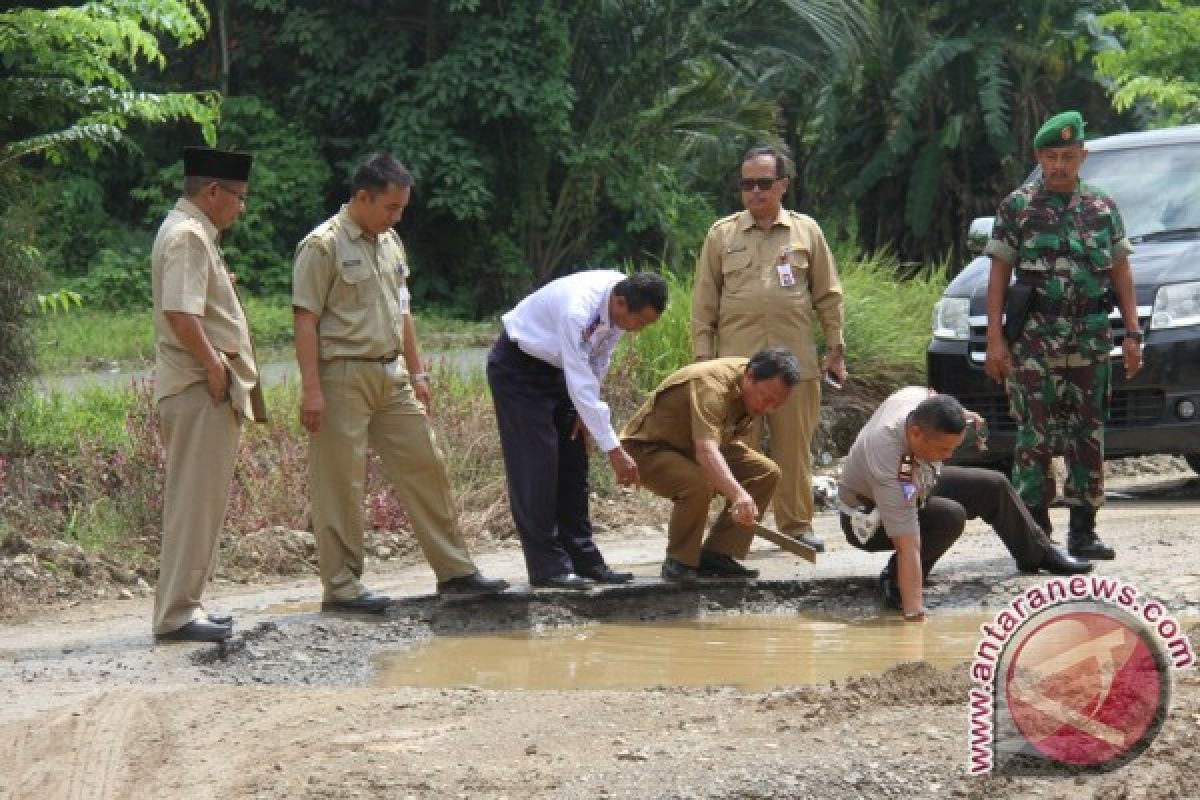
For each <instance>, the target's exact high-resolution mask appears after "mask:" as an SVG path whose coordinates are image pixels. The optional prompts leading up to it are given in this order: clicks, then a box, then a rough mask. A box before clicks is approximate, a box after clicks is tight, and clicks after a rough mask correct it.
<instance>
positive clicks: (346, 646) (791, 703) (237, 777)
mask: <svg viewBox="0 0 1200 800" xmlns="http://www.w3.org/2000/svg"><path fill="white" fill-rule="evenodd" d="M1114 488H1116V489H1118V490H1120V491H1122V492H1124V493H1126V494H1127V495H1128V496H1127V497H1124V498H1116V499H1114V500H1113V501H1112V502H1111V504H1110V506H1109V508H1107V509H1106V510H1105V511H1104V512H1103V515H1102V534H1103V535H1104V536H1105V538H1107V539H1108V540H1109V541H1110V542H1111V543H1113V544H1114V545H1115V546H1116V547H1117V549H1118V552H1119V558H1118V560H1117V561H1115V562H1113V563H1112V564H1110V565H1105V566H1104V572H1105V573H1106V574H1109V575H1112V576H1114V577H1117V578H1121V579H1123V580H1126V581H1129V582H1130V583H1132V584H1134V585H1136V586H1138V587H1139V588H1140V589H1141V590H1142V592H1143V593H1144V594H1146V595H1151V596H1153V597H1154V598H1155V599H1157V600H1159V601H1160V602H1162V603H1163V604H1164V605H1165V607H1166V608H1167V609H1168V610H1169V611H1170V613H1172V614H1174V615H1175V616H1177V617H1179V618H1180V619H1182V620H1184V621H1185V625H1186V626H1189V630H1190V636H1191V641H1192V642H1193V644H1196V643H1197V640H1198V639H1200V625H1198V624H1197V620H1198V619H1200V530H1198V528H1200V526H1198V525H1197V522H1198V521H1200V480H1197V479H1195V478H1193V477H1191V476H1190V475H1188V474H1183V473H1180V474H1177V475H1165V476H1164V475H1155V476H1151V477H1148V478H1141V477H1138V476H1132V477H1128V478H1123V479H1119V480H1117V481H1114ZM1052 515H1053V517H1054V520H1055V522H1056V523H1057V524H1058V525H1059V526H1060V527H1065V521H1066V512H1065V510H1063V509H1055V510H1054V511H1053V514H1052ZM658 519H665V515H663V516H660V517H658V518H656V519H655V520H654V522H655V523H657V521H658ZM818 530H819V531H820V532H821V533H823V534H824V536H825V538H826V540H827V542H829V543H830V545H831V546H830V550H829V552H828V553H826V554H825V555H823V556H821V557H820V559H819V561H818V564H817V565H816V566H815V567H812V566H809V565H807V564H804V563H802V562H799V561H797V560H795V559H794V558H793V557H791V556H787V555H786V554H782V553H780V552H779V551H777V550H775V549H774V548H773V547H771V546H770V545H766V544H763V545H760V546H756V548H755V551H754V552H753V554H752V557H751V562H752V564H753V565H754V566H756V567H758V568H760V569H761V570H762V571H763V577H762V580H760V581H759V582H758V584H756V585H755V586H754V587H751V588H745V587H739V586H736V585H724V584H721V585H712V586H708V587H704V588H702V589H699V590H694V591H680V590H677V589H670V588H665V587H661V586H658V585H655V584H654V583H653V582H652V581H651V580H650V578H651V577H652V576H654V575H655V574H656V573H657V567H658V563H659V561H660V560H661V557H662V550H663V544H664V537H663V531H662V529H661V528H660V527H655V526H640V527H639V526H630V527H628V528H623V529H621V530H619V531H610V532H604V533H602V534H601V535H600V536H599V537H598V538H599V539H600V541H601V545H602V547H603V548H604V550H605V552H606V554H607V556H608V558H609V560H610V562H612V563H614V564H617V565H621V566H626V567H629V568H631V569H632V570H634V571H635V572H636V573H637V574H638V575H639V576H640V577H644V578H645V579H646V580H645V581H640V582H639V585H638V586H637V587H635V588H633V589H628V590H620V591H610V592H592V593H589V594H587V595H579V594H575V595H556V594H553V593H551V594H545V593H539V594H537V595H536V596H534V595H533V594H530V593H522V592H514V593H513V594H512V595H510V596H506V597H505V598H504V599H503V600H502V601H501V602H492V603H481V602H463V601H456V602H438V601H437V600H436V599H435V598H432V597H430V596H428V592H430V591H431V589H432V584H431V578H430V576H429V574H428V571H427V570H426V569H425V568H423V567H421V566H420V565H413V566H409V567H404V568H400V567H389V569H390V570H391V571H388V572H380V571H378V570H376V569H375V568H374V567H372V569H373V570H374V572H373V573H372V576H371V577H372V578H373V581H374V584H375V586H376V587H377V588H380V589H385V590H388V591H391V592H393V593H395V594H397V595H399V596H402V597H403V598H404V599H403V601H402V602H401V603H400V604H399V606H398V607H397V608H395V609H393V610H392V611H391V612H389V614H388V616H387V617H386V618H385V619H383V620H364V619H357V618H353V617H345V616H338V615H322V614H319V613H317V612H315V611H314V610H312V609H313V607H312V603H313V602H314V601H315V600H316V599H317V597H316V585H315V581H314V580H305V581H299V582H297V581H292V582H285V583H277V584H272V585H262V586H255V587H250V588H247V587H231V586H228V585H225V586H217V587H216V588H215V591H214V593H213V595H214V605H215V606H217V607H220V608H222V609H227V610H230V611H233V612H234V613H235V615H236V617H237V620H238V630H239V633H240V634H241V635H239V637H238V640H237V642H236V645H235V646H234V647H232V648H228V650H227V652H224V653H221V652H218V650H217V649H216V648H215V647H212V646H205V645H175V646H163V647H155V646H153V644H152V642H151V639H150V636H149V634H148V630H147V619H148V616H149V601H148V600H147V599H144V598H134V599H130V600H125V601H119V602H118V601H113V602H106V603H102V604H98V605H81V606H78V607H75V608H71V609H67V610H63V611H56V612H53V613H48V614H46V615H45V617H44V618H41V619H37V620H34V621H31V622H29V623H27V624H22V625H16V626H9V627H5V628H0V798H88V799H90V798H114V799H116V798H188V799H189V800H191V799H193V798H243V797H244V798H408V797H412V798H458V797H467V798H475V797H483V798H502V797H503V798H514V799H515V798H604V797H613V798H617V797H621V798H768V797H798V798H806V797H814V798H816V797H820V798H857V797H865V798H880V797H905V798H909V797H933V796H939V797H943V796H949V797H963V798H985V797H986V798H989V800H991V799H992V798H997V797H1030V796H1033V797H1039V798H1055V797H1062V798H1067V797H1070V798H1072V800H1075V799H1076V798H1101V797H1103V798H1110V797H1128V798H1138V797H1146V798H1170V797H1181V798H1182V797H1195V796H1196V795H1197V794H1198V793H1200V792H1198V791H1197V787H1200V778H1197V776H1196V767H1195V764H1196V755H1195V754H1196V753H1197V752H1198V751H1200V678H1198V677H1197V674H1196V671H1195V670H1194V669H1193V670H1189V671H1185V672H1178V673H1176V675H1175V689H1174V695H1173V700H1172V711H1171V714H1170V716H1169V718H1168V719H1167V721H1166V723H1165V725H1164V726H1163V729H1162V731H1161V733H1160V734H1159V736H1158V737H1157V739H1156V740H1155V741H1154V743H1153V744H1152V745H1151V747H1150V748H1149V749H1148V750H1147V752H1145V753H1144V754H1142V755H1141V756H1140V757H1139V758H1137V759H1135V760H1133V761H1132V762H1130V763H1129V764H1127V765H1126V766H1124V767H1122V768H1120V769H1118V770H1116V771H1115V772H1112V773H1108V774H1102V775H1083V776H1077V777H1067V778H1064V777H1004V776H996V775H992V776H986V777H971V776H968V775H967V774H966V770H965V766H966V761H967V741H966V739H967V737H966V722H967V717H966V697H967V691H968V688H969V685H970V684H969V677H968V673H967V668H966V665H965V663H964V664H962V665H959V666H956V667H953V668H935V667H933V666H931V665H930V664H928V663H922V662H915V663H908V664H903V665H900V666H897V667H895V668H893V669H891V670H889V671H887V672H885V673H883V674H880V675H869V676H865V677H857V678H850V679H845V680H840V681H837V682H836V683H834V684H829V683H824V684H821V685H810V686H805V685H794V684H791V685H781V686H780V687H778V688H776V689H772V690H769V691H762V692H750V691H741V690H738V689H736V688H732V687H729V686H713V687H705V688H689V689H681V688H669V687H656V688H650V689H633V690H604V691H590V690H544V691H499V690H484V689H472V688H446V689H436V688H435V689H417V688H403V687H400V688H379V687H375V686H372V685H371V681H372V680H373V673H372V661H371V657H372V656H373V655H375V654H377V653H380V652H385V651H395V650H397V649H404V648H411V647H415V646H417V645H419V644H420V643H422V642H423V641H426V640H428V639H430V638H432V637H443V636H448V635H452V634H456V633H464V632H482V631H504V632H520V631H527V630H530V629H533V630H544V629H549V628H554V627H558V626H562V625H579V624H589V623H594V622H597V621H604V620H628V619H642V620H648V621H651V622H665V621H668V620H679V619H693V618H697V617H704V616H706V615H707V616H713V615H721V614H729V613H737V612H761V611H765V612H774V613H778V612H796V611H799V612H809V611H820V612H823V613H825V614H827V615H832V616H833V617H834V618H837V617H839V616H840V617H843V618H846V619H862V618H865V617H871V616H875V615H877V614H878V613H879V612H878V606H877V601H876V598H875V595H874V589H873V576H874V575H875V574H876V573H877V572H878V570H879V568H880V567H881V566H882V557H881V556H872V555H868V554H864V553H861V552H859V551H857V550H854V549H853V548H850V547H849V546H847V545H846V544H845V542H844V541H841V539H840V535H839V534H838V532H837V531H836V530H835V520H834V517H833V516H832V515H828V514H826V515H823V516H822V517H821V518H820V520H819V524H818ZM479 561H480V563H481V565H482V566H483V568H484V570H485V571H486V572H489V573H492V574H498V575H501V576H503V577H506V578H509V579H510V580H513V581H519V580H521V578H522V577H523V570H522V567H521V561H520V558H519V554H517V553H516V552H515V551H513V550H504V551H498V552H490V553H483V554H479ZM934 577H935V578H936V583H935V584H934V585H933V586H932V587H931V589H930V591H929V596H928V601H929V605H930V606H931V608H932V609H933V612H934V613H935V614H939V615H948V614H955V613H962V612H966V611H975V612H979V611H988V610H991V611H994V610H996V609H998V608H1000V607H1001V606H1003V605H1004V604H1005V603H1007V602H1008V600H1009V599H1010V598H1011V597H1012V596H1013V595H1014V594H1015V593H1016V592H1017V591H1019V590H1020V589H1021V588H1023V587H1028V586H1031V585H1034V584H1037V583H1039V582H1041V581H1043V580H1045V578H1044V576H1043V577H1041V578H1039V577H1037V576H1027V575H1022V574H1020V573H1018V572H1016V571H1015V569H1014V566H1013V564H1012V562H1011V559H1009V558H1008V557H1007V554H1006V553H1005V552H1004V550H1003V548H1002V547H1001V546H1000V544H999V543H998V541H997V540H996V538H995V537H994V535H992V534H990V532H989V531H988V530H987V529H986V528H985V527H983V526H982V525H979V524H972V526H971V527H970V529H969V532H968V534H967V535H966V536H965V537H964V539H963V540H962V541H960V543H959V545H958V546H957V547H956V548H955V549H954V550H952V551H951V553H950V554H949V555H948V556H947V557H946V558H945V559H944V560H943V561H942V562H941V564H939V567H938V570H937V571H936V572H935V576H934ZM897 624H901V623H897ZM967 657H968V656H967V654H964V656H963V658H964V661H965V659H966V658H967ZM745 666H746V669H747V670H753V669H754V668H755V664H754V663H747V664H746V665H745Z"/></svg>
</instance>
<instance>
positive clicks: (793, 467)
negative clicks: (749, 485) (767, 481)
mask: <svg viewBox="0 0 1200 800" xmlns="http://www.w3.org/2000/svg"><path fill="white" fill-rule="evenodd" d="M820 420H821V382H820V381H816V380H807V381H800V382H799V383H797V384H796V385H795V386H794V387H793V388H792V391H791V394H789V395H788V399H787V400H786V401H784V404H783V405H782V406H780V407H779V410H778V411H776V412H775V413H774V414H769V415H768V416H767V417H766V424H767V430H768V431H770V446H769V452H770V456H771V460H772V461H774V462H775V463H776V464H778V465H779V472H780V478H779V486H778V488H777V489H776V490H775V499H774V500H773V501H772V505H771V510H772V511H774V512H775V527H777V528H778V529H779V530H780V531H781V532H783V533H790V532H794V531H798V530H812V518H813V492H812V437H813V433H814V432H815V431H816V429H817V425H818V423H819V422H820ZM762 433H763V418H762V417H756V418H755V420H754V423H753V425H752V426H751V428H750V433H749V437H748V440H749V441H750V442H751V443H752V444H754V445H755V446H756V449H760V450H761V449H762V445H761V442H762ZM760 507H761V506H760Z"/></svg>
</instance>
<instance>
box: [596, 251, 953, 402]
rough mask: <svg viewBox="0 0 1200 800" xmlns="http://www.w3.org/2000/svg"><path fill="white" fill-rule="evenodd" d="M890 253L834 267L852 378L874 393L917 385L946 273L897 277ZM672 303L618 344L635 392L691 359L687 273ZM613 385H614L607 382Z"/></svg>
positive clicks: (677, 282)
mask: <svg viewBox="0 0 1200 800" xmlns="http://www.w3.org/2000/svg"><path fill="white" fill-rule="evenodd" d="M899 269H900V267H899V265H898V264H897V263H896V262H895V261H894V260H893V259H891V258H889V257H887V256H877V257H875V258H870V259H863V258H860V257H857V256H848V257H844V258H843V260H841V261H840V262H839V274H840V275H841V279H842V291H843V297H844V304H845V314H846V330H845V339H846V359H847V365H848V367H849V370H850V374H851V381H852V382H855V383H857V384H859V386H860V388H863V389H868V390H871V393H875V392H882V393H886V392H887V391H890V390H891V389H893V388H895V387H897V386H901V385H905V384H908V383H922V382H923V381H924V373H925V348H926V346H927V345H928V344H929V336H930V328H929V319H930V313H931V312H932V310H933V305H934V303H936V302H937V301H938V298H940V297H941V294H942V290H943V289H944V288H945V287H946V278H945V270H944V269H941V268H938V269H934V270H927V271H926V272H925V273H924V274H921V275H918V276H917V277H913V278H909V279H907V280H901V279H899V278H898V277H897V275H898V272H899ZM667 281H668V287H669V291H670V301H669V304H668V307H667V311H666V313H665V314H663V316H662V318H661V319H660V320H659V321H658V323H656V324H654V325H651V326H650V327H649V328H647V329H646V330H644V331H642V332H641V333H639V334H637V335H636V336H632V337H625V339H623V340H622V343H621V348H620V349H619V350H618V352H617V357H616V361H615V364H614V367H615V368H616V370H617V374H618V375H622V376H629V377H630V378H631V379H632V380H631V382H632V384H633V386H632V387H631V388H634V389H636V390H638V391H640V392H646V391H649V390H651V389H653V388H654V387H655V386H656V385H657V384H658V382H659V381H660V380H662V378H663V377H665V376H666V375H668V374H670V372H672V371H673V370H675V369H678V368H679V367H681V366H683V365H684V364H688V363H690V362H691V361H692V344H691V341H692V340H691V314H692V276H690V275H688V276H686V277H677V276H668V278H667ZM610 384H611V381H610Z"/></svg>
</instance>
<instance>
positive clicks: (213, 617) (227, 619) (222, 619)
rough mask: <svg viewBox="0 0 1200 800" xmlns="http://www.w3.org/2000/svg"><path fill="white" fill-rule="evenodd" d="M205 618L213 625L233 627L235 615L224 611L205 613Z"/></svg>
mask: <svg viewBox="0 0 1200 800" xmlns="http://www.w3.org/2000/svg"><path fill="white" fill-rule="evenodd" d="M205 616H207V617H208V621H209V622H211V623H212V624H213V625H233V615H232V614H226V613H225V612H224V611H208V612H205Z"/></svg>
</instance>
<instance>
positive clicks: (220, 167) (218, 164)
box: [183, 147, 254, 182]
mask: <svg viewBox="0 0 1200 800" xmlns="http://www.w3.org/2000/svg"><path fill="white" fill-rule="evenodd" d="M253 160H254V159H253V156H251V155H250V154H249V153H234V152H232V151H229V150H213V149H212V148H211V147H185V148H183V174H184V175H185V176H186V177H189V178H193V177H195V178H216V179H217V180H222V181H243V182H244V181H248V180H250V163H251V162H252V161H253Z"/></svg>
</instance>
